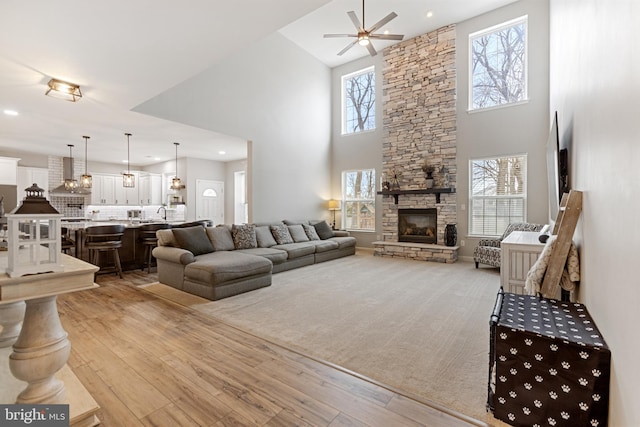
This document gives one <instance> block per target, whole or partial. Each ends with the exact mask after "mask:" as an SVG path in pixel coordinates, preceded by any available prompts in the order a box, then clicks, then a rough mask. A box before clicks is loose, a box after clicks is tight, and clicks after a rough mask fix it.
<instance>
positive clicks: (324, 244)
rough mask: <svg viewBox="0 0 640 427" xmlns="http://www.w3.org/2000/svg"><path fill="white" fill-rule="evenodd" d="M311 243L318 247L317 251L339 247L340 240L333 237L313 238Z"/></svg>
mask: <svg viewBox="0 0 640 427" xmlns="http://www.w3.org/2000/svg"><path fill="white" fill-rule="evenodd" d="M311 243H312V244H313V245H314V246H315V247H316V253H319V252H328V251H332V250H334V249H338V247H339V244H338V242H335V241H334V240H333V239H329V240H312V241H311Z"/></svg>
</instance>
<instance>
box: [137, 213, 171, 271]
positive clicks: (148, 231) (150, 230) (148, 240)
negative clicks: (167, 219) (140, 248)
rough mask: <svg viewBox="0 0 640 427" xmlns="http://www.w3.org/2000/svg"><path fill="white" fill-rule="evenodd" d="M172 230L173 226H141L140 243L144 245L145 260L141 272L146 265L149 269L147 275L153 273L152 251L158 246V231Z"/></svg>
mask: <svg viewBox="0 0 640 427" xmlns="http://www.w3.org/2000/svg"><path fill="white" fill-rule="evenodd" d="M167 228H171V224H166V223H157V224H143V225H141V226H140V228H139V230H140V242H141V243H142V244H143V245H144V259H145V260H146V262H143V264H142V268H141V270H144V267H145V263H146V267H147V273H151V261H152V260H153V255H152V251H153V248H155V247H156V246H158V237H157V236H156V231H158V230H166V229H167Z"/></svg>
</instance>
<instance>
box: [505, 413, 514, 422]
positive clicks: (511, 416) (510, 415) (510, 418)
mask: <svg viewBox="0 0 640 427" xmlns="http://www.w3.org/2000/svg"><path fill="white" fill-rule="evenodd" d="M507 417H508V418H509V421H513V420H515V419H516V416H515V415H513V414H512V413H511V412H509V413H508V414H507Z"/></svg>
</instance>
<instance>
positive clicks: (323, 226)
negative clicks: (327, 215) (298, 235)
mask: <svg viewBox="0 0 640 427" xmlns="http://www.w3.org/2000/svg"><path fill="white" fill-rule="evenodd" d="M313 226H314V227H315V228H316V233H318V237H320V239H321V240H327V239H330V238H331V237H333V230H332V229H331V227H330V226H329V224H327V221H320V222H319V223H317V224H313Z"/></svg>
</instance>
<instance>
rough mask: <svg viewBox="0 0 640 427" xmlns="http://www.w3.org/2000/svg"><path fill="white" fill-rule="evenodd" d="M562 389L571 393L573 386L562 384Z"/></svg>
mask: <svg viewBox="0 0 640 427" xmlns="http://www.w3.org/2000/svg"><path fill="white" fill-rule="evenodd" d="M562 391H564V392H565V393H569V392H570V391H571V387H569V386H568V385H566V384H563V385H562Z"/></svg>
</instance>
